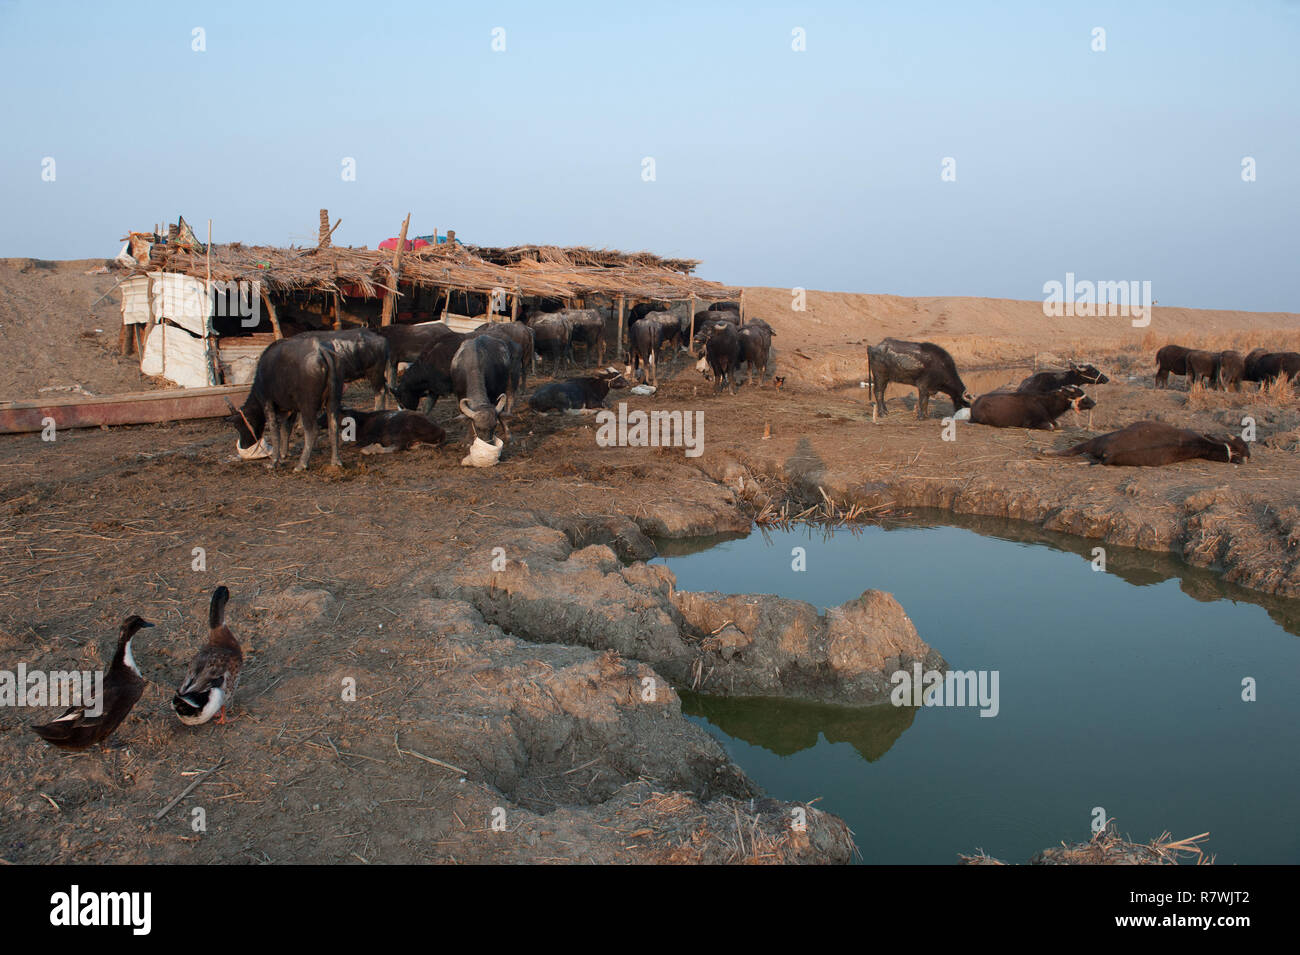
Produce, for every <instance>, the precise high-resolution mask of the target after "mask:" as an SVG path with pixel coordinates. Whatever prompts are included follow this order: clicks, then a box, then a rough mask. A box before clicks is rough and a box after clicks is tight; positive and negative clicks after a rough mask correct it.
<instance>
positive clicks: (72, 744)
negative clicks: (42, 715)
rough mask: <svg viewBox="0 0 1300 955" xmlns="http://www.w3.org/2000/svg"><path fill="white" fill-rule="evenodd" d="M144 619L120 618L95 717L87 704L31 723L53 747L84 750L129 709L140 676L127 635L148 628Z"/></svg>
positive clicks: (105, 734) (139, 688)
mask: <svg viewBox="0 0 1300 955" xmlns="http://www.w3.org/2000/svg"><path fill="white" fill-rule="evenodd" d="M152 626H153V624H151V623H150V622H149V621H148V620H143V619H141V618H140V617H137V616H135V615H132V616H130V617H127V618H126V619H125V620H123V621H122V626H121V628H120V629H119V630H118V637H117V652H116V653H114V654H113V662H112V663H111V664H110V665H109V668H108V672H107V673H105V674H104V688H103V692H102V694H101V698H100V699H99V700H98V701H96V705H95V706H94V708H95V709H98V710H100V713H99V715H98V716H91V715H89V714H88V713H87V712H86V710H87V706H85V705H83V706H72V707H69V708H68V709H67V711H66V712H64V714H63V715H62V716H60V717H59V718H58V719H56V720H52V721H51V722H49V723H41V724H39V725H36V724H33V725H32V726H31V731H32V732H33V733H35V734H36V735H37V736H39V737H40V738H41V739H43V740H45V742H47V743H51V744H53V745H54V746H62V747H65V748H67V749H84V748H85V747H87V746H91V745H93V744H95V743H100V742H103V741H104V740H106V739H108V737H109V735H110V734H111V733H112V732H113V730H115V729H117V727H118V725H119V724H120V723H121V722H122V720H124V719H126V714H128V713H130V712H131V707H133V706H135V704H136V701H137V700H139V699H140V694H142V693H143V692H144V677H142V676H141V675H140V670H139V669H138V668H137V667H136V665H135V658H134V657H132V656H131V638H132V637H134V636H135V634H136V631H138V630H139V629H140V628H141V627H152Z"/></svg>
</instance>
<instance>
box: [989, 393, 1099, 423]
mask: <svg viewBox="0 0 1300 955" xmlns="http://www.w3.org/2000/svg"><path fill="white" fill-rule="evenodd" d="M1096 406H1097V402H1095V401H1093V400H1092V399H1091V398H1089V397H1088V396H1087V395H1085V394H1084V393H1083V389H1082V388H1079V387H1077V386H1075V385H1066V386H1064V387H1062V388H1058V389H1056V390H1055V391H1047V392H1025V391H992V392H989V393H988V394H986V395H980V396H979V397H978V398H976V399H975V404H973V405H972V406H971V410H970V419H971V421H972V422H974V423H975V424H987V425H991V426H992V427H994V428H1036V429H1040V430H1044V431H1055V430H1056V419H1057V418H1059V417H1060V416H1061V415H1063V414H1065V412H1066V411H1067V410H1069V409H1071V408H1073V409H1074V411H1075V413H1076V414H1077V413H1078V412H1080V411H1088V410H1089V409H1091V408H1095V407H1096Z"/></svg>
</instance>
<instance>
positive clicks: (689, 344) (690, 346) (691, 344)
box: [686, 293, 695, 355]
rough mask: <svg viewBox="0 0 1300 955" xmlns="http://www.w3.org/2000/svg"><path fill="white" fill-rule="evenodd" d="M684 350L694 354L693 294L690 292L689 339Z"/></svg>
mask: <svg viewBox="0 0 1300 955" xmlns="http://www.w3.org/2000/svg"><path fill="white" fill-rule="evenodd" d="M686 350H687V351H688V352H690V353H691V354H692V355H694V354H695V294H694V293H692V294H691V340H690V341H689V342H687V344H686Z"/></svg>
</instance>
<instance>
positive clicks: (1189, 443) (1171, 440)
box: [1056, 421, 1250, 467]
mask: <svg viewBox="0 0 1300 955" xmlns="http://www.w3.org/2000/svg"><path fill="white" fill-rule="evenodd" d="M1056 453H1057V454H1058V455H1060V456H1062V457H1070V456H1073V455H1080V454H1086V455H1088V456H1089V457H1091V458H1093V459H1094V460H1096V461H1097V462H1099V463H1101V464H1112V465H1117V466H1121V467H1155V466H1158V465H1161V464H1176V463H1177V462H1179V461H1190V460H1192V459H1194V458H1205V459H1206V460H1207V461H1225V462H1230V463H1234V464H1239V463H1241V462H1242V461H1248V460H1250V448H1249V447H1248V446H1247V444H1246V442H1245V441H1243V440H1242V439H1241V438H1239V437H1236V436H1229V435H1212V434H1201V433H1200V432H1198V431H1190V430H1188V429H1186V428H1175V427H1174V426H1173V425H1168V424H1165V423H1164V422H1162V421H1138V422H1135V423H1134V424H1131V425H1129V426H1128V427H1127V428H1123V429H1121V430H1119V431H1112V432H1110V434H1103V435H1100V436H1099V437H1096V438H1093V439H1092V440H1091V441H1084V442H1083V443H1082V444H1076V445H1075V446H1074V447H1072V448H1067V449H1066V450H1064V451H1058V452H1056Z"/></svg>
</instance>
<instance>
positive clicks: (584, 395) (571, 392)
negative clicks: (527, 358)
mask: <svg viewBox="0 0 1300 955" xmlns="http://www.w3.org/2000/svg"><path fill="white" fill-rule="evenodd" d="M625 387H627V379H625V378H624V377H623V376H622V375H621V374H620V373H619V371H618V369H616V368H604V369H601V370H600V371H598V372H597V373H596V374H594V375H588V376H587V377H584V378H568V379H566V380H564V381H556V382H552V383H551V384H549V385H542V387H540V388H538V389H537V390H536V391H535V392H533V395H532V397H531V398H529V399H528V404H529V405H530V406H531V407H532V409H533V410H534V411H539V412H541V413H542V414H547V413H549V412H551V411H578V410H581V409H583V408H603V407H605V396H606V395H608V394H609V390H610V389H611V388H625Z"/></svg>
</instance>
